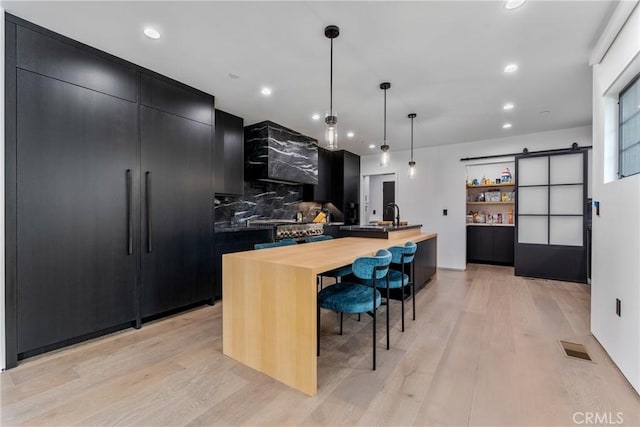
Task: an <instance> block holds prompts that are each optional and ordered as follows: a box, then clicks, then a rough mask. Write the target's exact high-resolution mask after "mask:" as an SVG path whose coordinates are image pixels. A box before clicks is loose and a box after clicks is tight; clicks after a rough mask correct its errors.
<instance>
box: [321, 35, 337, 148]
mask: <svg viewBox="0 0 640 427" xmlns="http://www.w3.org/2000/svg"><path fill="white" fill-rule="evenodd" d="M324 35H325V37H327V38H328V39H330V40H331V65H330V67H329V114H328V115H327V116H326V117H325V118H324V122H325V123H326V124H327V130H326V131H325V141H326V143H327V145H326V147H327V149H329V150H335V149H337V148H338V117H336V115H335V114H333V39H335V38H336V37H338V36H339V35H340V29H339V28H338V26H337V25H329V26H327V27H325V29H324Z"/></svg>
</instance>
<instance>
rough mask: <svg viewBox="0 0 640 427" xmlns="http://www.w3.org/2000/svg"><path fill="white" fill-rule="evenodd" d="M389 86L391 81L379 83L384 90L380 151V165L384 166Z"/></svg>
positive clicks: (387, 148) (386, 144)
mask: <svg viewBox="0 0 640 427" xmlns="http://www.w3.org/2000/svg"><path fill="white" fill-rule="evenodd" d="M390 87H391V83H389V82H384V83H380V89H382V90H384V136H383V139H382V145H381V146H380V151H381V152H382V154H381V156H380V166H382V167H383V168H386V167H387V166H389V143H388V141H387V90H388V89H389V88H390Z"/></svg>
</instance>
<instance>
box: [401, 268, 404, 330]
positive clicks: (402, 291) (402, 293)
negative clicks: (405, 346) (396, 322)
mask: <svg viewBox="0 0 640 427" xmlns="http://www.w3.org/2000/svg"><path fill="white" fill-rule="evenodd" d="M400 280H401V281H404V279H402V278H401V279H400ZM400 301H401V303H402V332H404V285H403V286H402V287H401V288H400Z"/></svg>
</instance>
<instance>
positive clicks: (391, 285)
mask: <svg viewBox="0 0 640 427" xmlns="http://www.w3.org/2000/svg"><path fill="white" fill-rule="evenodd" d="M417 250H418V245H416V244H415V243H414V242H407V243H405V244H404V246H391V247H390V248H389V252H391V257H392V258H391V263H392V264H395V265H399V266H400V270H396V269H393V268H391V269H390V270H389V280H388V287H386V285H387V284H386V283H380V282H378V283H375V282H374V281H373V280H371V279H362V280H360V282H361V283H362V284H363V285H365V286H369V287H377V288H378V289H385V290H386V294H385V298H386V304H387V313H386V314H387V350H389V301H390V299H389V290H390V289H399V290H400V295H401V296H400V303H401V307H402V308H401V311H402V332H404V300H405V292H404V289H405V287H406V286H407V285H410V284H411V285H412V286H413V287H412V292H411V294H412V297H413V320H416V292H415V290H416V285H415V281H414V280H413V277H414V274H413V272H414V265H413V260H414V258H415V254H416V251H417ZM405 265H408V266H409V273H410V274H406V273H405V272H404V271H405Z"/></svg>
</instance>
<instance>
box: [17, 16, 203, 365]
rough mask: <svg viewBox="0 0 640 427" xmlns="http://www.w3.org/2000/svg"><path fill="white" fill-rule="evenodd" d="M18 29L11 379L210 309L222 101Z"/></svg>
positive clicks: (22, 25) (34, 30)
mask: <svg viewBox="0 0 640 427" xmlns="http://www.w3.org/2000/svg"><path fill="white" fill-rule="evenodd" d="M5 17H6V21H5V44H6V49H5V71H6V72H5V87H6V93H7V96H6V99H5V111H6V113H5V114H6V115H5V156H6V162H5V167H6V180H5V182H6V185H5V195H6V199H5V200H6V204H5V212H6V221H7V227H6V240H5V247H6V266H7V271H6V287H5V307H4V316H5V322H6V360H7V367H14V366H16V364H17V360H18V359H20V358H24V357H29V356H31V355H34V354H37V353H41V352H44V351H48V350H51V349H54V348H59V347H62V346H65V345H69V344H72V343H75V342H79V341H82V340H85V339H88V338H91V337H95V336H99V335H102V334H105V333H107V332H110V331H115V330H118V329H122V328H126V327H129V326H139V325H140V323H141V321H142V318H143V317H147V316H154V315H156V314H162V313H164V312H167V311H170V310H173V309H176V308H181V307H186V306H191V305H193V304H195V303H201V302H205V301H211V300H212V298H213V203H212V202H213V175H212V162H213V127H212V124H213V97H212V96H211V95H207V94H205V93H203V92H200V91H197V90H195V89H192V88H189V87H187V86H185V85H183V84H181V83H179V82H176V81H173V80H171V79H168V78H166V77H162V76H160V75H158V74H155V73H153V72H152V71H149V70H145V69H143V68H140V67H138V66H136V65H134V64H131V63H128V62H126V61H124V60H121V59H119V58H116V57H113V56H111V55H108V54H106V53H104V52H100V51H98V50H95V49H92V48H90V47H88V46H86V45H83V44H81V43H78V42H75V41H73V40H70V39H67V38H65V37H63V36H61V35H59V34H55V33H52V32H50V31H48V30H45V29H43V28H40V27H37V26H35V25H33V24H31V23H28V22H26V21H23V20H21V19H19V18H16V17H13V16H11V15H8V14H6V15H5ZM147 206H149V209H147Z"/></svg>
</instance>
